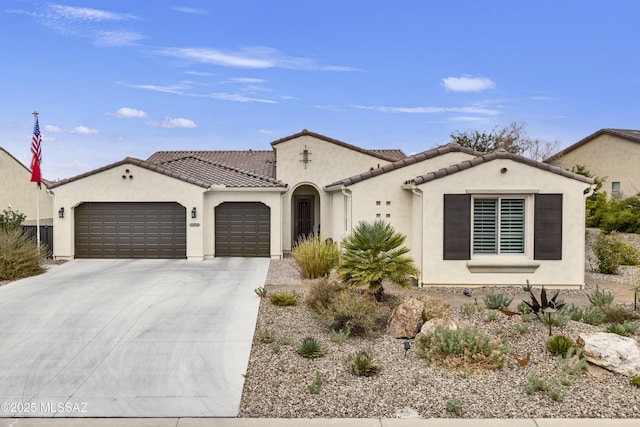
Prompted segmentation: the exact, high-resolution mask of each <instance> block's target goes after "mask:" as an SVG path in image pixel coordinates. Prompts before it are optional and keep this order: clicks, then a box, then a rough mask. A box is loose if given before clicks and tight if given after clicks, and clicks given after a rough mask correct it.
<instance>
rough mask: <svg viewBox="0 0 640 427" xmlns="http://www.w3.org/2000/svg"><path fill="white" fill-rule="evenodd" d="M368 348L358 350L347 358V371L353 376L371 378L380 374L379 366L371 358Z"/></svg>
mask: <svg viewBox="0 0 640 427" xmlns="http://www.w3.org/2000/svg"><path fill="white" fill-rule="evenodd" d="M371 353H372V351H371V349H370V348H368V349H366V350H360V351H358V352H357V353H356V354H353V355H351V356H350V357H349V369H350V370H351V373H352V374H353V375H356V376H359V377H371V376H373V375H376V374H377V373H378V372H380V369H381V368H380V366H379V365H378V363H377V362H376V361H375V359H374V358H373V355H372V354H371Z"/></svg>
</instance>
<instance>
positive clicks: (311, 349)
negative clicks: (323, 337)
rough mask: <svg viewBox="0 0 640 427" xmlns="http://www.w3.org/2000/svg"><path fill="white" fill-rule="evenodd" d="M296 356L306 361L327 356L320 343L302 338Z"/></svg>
mask: <svg viewBox="0 0 640 427" xmlns="http://www.w3.org/2000/svg"><path fill="white" fill-rule="evenodd" d="M298 354H299V355H300V356H302V357H306V358H308V359H313V358H316V357H322V356H324V355H325V354H327V350H325V348H324V347H323V346H322V344H321V343H320V341H318V340H317V339H315V338H313V337H306V338H303V339H302V341H301V342H300V345H299V346H298Z"/></svg>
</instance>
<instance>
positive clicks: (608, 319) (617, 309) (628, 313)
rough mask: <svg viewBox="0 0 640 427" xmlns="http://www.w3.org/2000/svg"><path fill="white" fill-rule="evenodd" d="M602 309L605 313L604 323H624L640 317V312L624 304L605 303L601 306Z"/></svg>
mask: <svg viewBox="0 0 640 427" xmlns="http://www.w3.org/2000/svg"><path fill="white" fill-rule="evenodd" d="M600 311H602V313H604V315H605V318H604V323H624V322H625V321H631V320H638V319H640V314H639V313H637V312H635V311H633V310H632V309H631V308H630V307H626V306H624V305H617V304H611V305H605V306H602V307H600Z"/></svg>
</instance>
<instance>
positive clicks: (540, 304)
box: [523, 282, 565, 313]
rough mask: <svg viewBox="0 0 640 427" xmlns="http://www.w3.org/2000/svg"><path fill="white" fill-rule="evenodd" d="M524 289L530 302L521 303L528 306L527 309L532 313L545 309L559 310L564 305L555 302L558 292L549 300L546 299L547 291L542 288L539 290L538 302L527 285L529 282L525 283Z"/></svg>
mask: <svg viewBox="0 0 640 427" xmlns="http://www.w3.org/2000/svg"><path fill="white" fill-rule="evenodd" d="M524 289H525V290H526V291H528V292H529V295H530V296H531V302H530V303H529V302H527V301H523V302H524V303H525V304H526V305H528V306H529V308H530V309H531V310H532V311H533V312H534V313H538V312H541V311H543V310H544V309H545V308H554V309H556V310H560V309H561V308H562V307H564V305H565V304H564V303H563V302H561V301H556V299H557V298H558V294H559V293H560V291H558V292H556V294H555V295H554V296H553V297H552V298H551V299H548V298H547V291H546V290H545V289H544V286H543V287H542V289H541V290H540V301H538V299H537V298H536V297H535V295H533V289H532V288H531V286H530V285H529V282H527V286H526V287H525V288H524Z"/></svg>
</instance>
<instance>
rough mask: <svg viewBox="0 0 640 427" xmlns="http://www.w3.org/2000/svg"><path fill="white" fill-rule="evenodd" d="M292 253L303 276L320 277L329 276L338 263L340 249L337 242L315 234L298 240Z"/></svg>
mask: <svg viewBox="0 0 640 427" xmlns="http://www.w3.org/2000/svg"><path fill="white" fill-rule="evenodd" d="M291 255H292V256H293V258H294V259H295V260H296V262H297V263H298V266H299V267H300V272H301V273H302V277H304V278H305V279H318V278H320V277H324V276H327V275H328V274H329V272H330V271H331V269H333V268H334V267H335V266H336V265H338V259H339V258H340V249H339V248H338V245H336V244H335V243H333V242H330V241H328V240H326V239H324V238H322V237H320V236H319V235H317V234H314V235H310V236H305V237H303V238H301V239H300V240H298V242H297V243H296V244H295V246H294V247H293V249H292V250H291Z"/></svg>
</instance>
